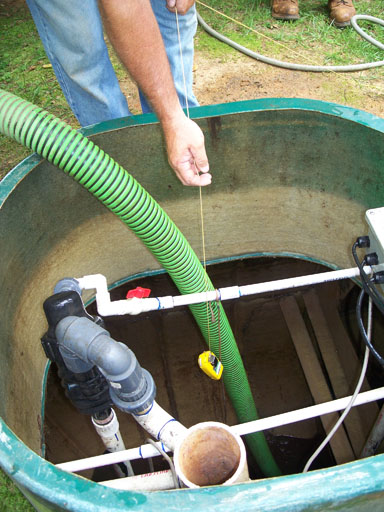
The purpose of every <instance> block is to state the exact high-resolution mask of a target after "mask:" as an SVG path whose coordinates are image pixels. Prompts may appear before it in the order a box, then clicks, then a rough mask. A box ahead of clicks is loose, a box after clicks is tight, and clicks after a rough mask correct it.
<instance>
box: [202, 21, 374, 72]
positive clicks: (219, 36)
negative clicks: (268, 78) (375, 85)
mask: <svg viewBox="0 0 384 512" xmlns="http://www.w3.org/2000/svg"><path fill="white" fill-rule="evenodd" d="M197 19H198V22H199V23H200V25H201V26H202V27H203V29H204V30H205V31H206V32H208V34H210V35H211V36H213V37H216V39H219V40H220V41H222V42H223V43H226V44H228V45H229V46H231V47H232V48H235V50H238V51H239V52H242V53H245V55H248V57H252V58H253V59H257V60H260V61H261V62H265V63H266V64H271V65H272V66H278V67H280V68H286V69H294V70H296V71H316V72H323V71H336V72H337V71H338V72H344V73H346V72H349V71H363V70H365V69H370V68H377V67H379V66H383V65H384V60H380V61H377V62H368V63H366V64H352V65H350V66H311V65H306V64H295V63H291V62H284V61H281V60H276V59H272V58H270V57H266V56H265V55H261V54H260V53H256V52H254V51H252V50H249V49H248V48H246V47H245V46H242V45H241V44H238V43H235V41H232V39H229V38H228V37H225V36H224V35H223V34H220V33H219V32H216V30H214V29H213V28H212V27H210V26H209V25H208V24H207V23H206V22H205V21H204V20H203V18H202V17H201V16H200V14H199V13H197ZM359 19H360V20H367V21H371V22H372V23H377V24H378V25H382V26H384V20H382V19H380V18H375V17H374V16H368V15H365V14H356V15H355V16H353V18H352V19H351V24H352V27H353V28H354V29H355V30H356V32H357V33H358V34H359V35H360V36H361V37H363V38H364V39H366V40H367V41H369V42H370V43H372V44H373V45H375V46H377V47H378V48H380V49H381V50H384V44H382V43H380V42H379V41H376V39H373V37H371V36H369V35H368V34H366V33H365V32H364V31H363V30H362V29H361V28H360V27H359V26H358V25H357V22H356V20H359Z"/></svg>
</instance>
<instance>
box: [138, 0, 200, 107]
mask: <svg viewBox="0 0 384 512" xmlns="http://www.w3.org/2000/svg"><path fill="white" fill-rule="evenodd" d="M151 5H152V9H153V12H154V13H155V16H156V20H157V23H158V25H159V28H160V32H161V36H162V38H163V41H164V46H165V49H166V52H167V55H168V60H169V64H170V66H171V71H172V75H173V81H174V84H175V88H176V91H177V94H178V96H179V99H180V103H181V105H182V107H183V108H185V107H186V102H185V88H184V80H183V71H182V65H181V58H180V47H179V41H178V35H177V25H176V15H175V13H173V12H170V11H169V10H168V9H167V7H166V2H165V0H151ZM178 19H179V29H180V39H181V49H182V54H183V63H184V73H185V81H186V87H187V98H188V106H189V107H197V106H198V105H199V103H198V101H197V99H196V97H195V95H194V94H193V91H192V82H193V73H192V71H193V39H194V36H195V34H196V29H197V18H196V8H195V6H194V5H193V6H192V7H191V8H190V9H189V11H188V12H187V14H185V15H184V16H182V15H180V14H179V15H178ZM140 101H141V108H142V110H143V112H150V111H151V107H150V106H149V104H148V103H147V101H146V99H145V97H144V95H143V94H142V93H141V91H140Z"/></svg>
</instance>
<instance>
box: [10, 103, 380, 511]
mask: <svg viewBox="0 0 384 512" xmlns="http://www.w3.org/2000/svg"><path fill="white" fill-rule="evenodd" d="M191 113H192V116H193V117H194V118H195V119H196V120H197V122H198V123H199V125H200V126H201V127H202V129H203V131H204V133H205V137H206V147H207V151H208V155H209V159H210V166H211V170H212V174H213V184H212V185H211V186H210V187H208V188H205V189H204V191H203V202H204V225H205V243H206V257H207V260H209V261H214V260H220V259H224V260H225V259H227V258H231V257H234V256H236V257H246V255H252V256H253V257H255V256H268V255H271V256H272V255H274V256H276V255H280V256H291V257H294V258H302V259H304V260H308V261H313V262H316V263H320V264H323V265H325V266H328V267H330V268H348V267H352V266H354V263H353V259H352V256H351V246H352V244H353V242H354V241H355V239H356V238H357V236H360V235H364V234H366V233H367V226H366V223H365V220H364V215H365V211H366V210H367V209H369V208H377V207H381V206H383V205H384V187H383V186H382V183H383V178H384V165H383V164H384V120H382V119H380V118H377V117H375V116H373V115H370V114H367V113H365V112H362V111H359V110H356V109H351V108H347V107H343V106H340V105H335V104H330V103H324V102H318V101H312V100H288V99H267V100H254V101H249V102H240V103H233V104H225V105H215V106H209V107H200V108H196V109H193V110H192V112H191ZM83 133H84V134H85V135H86V136H87V137H89V138H90V139H91V140H92V141H93V142H94V143H95V144H97V145H99V146H100V147H101V148H102V149H103V150H104V151H106V152H107V153H108V154H109V155H110V156H112V157H113V158H114V159H115V160H116V161H117V162H119V163H120V164H121V165H122V166H123V167H124V168H125V169H127V170H128V171H129V172H130V173H131V174H132V175H133V176H134V177H135V178H136V179H137V180H138V181H139V183H140V184H141V185H142V186H143V187H144V188H145V189H146V190H147V191H148V192H149V193H150V194H151V195H152V196H153V197H154V198H155V199H156V201H158V203H159V204H160V205H161V207H163V208H164V210H165V211H166V212H167V214H168V215H169V217H170V218H171V219H172V220H173V221H174V222H175V223H176V225H177V226H178V227H179V229H180V230H181V232H182V233H183V234H184V235H185V237H186V238H187V240H188V241H189V242H190V244H191V246H192V248H193V249H194V250H195V251H196V253H197V255H198V256H199V257H200V258H201V257H202V255H201V229H200V224H199V206H198V191H197V190H196V189H194V188H186V187H183V186H182V185H181V184H180V183H179V182H178V180H177V179H176V178H175V176H174V175H173V173H172V171H171V170H170V169H169V166H168V164H167V158H166V154H165V152H164V148H163V143H162V136H161V131H160V128H159V126H158V124H156V122H155V118H154V117H153V116H152V115H145V116H137V117H136V116H135V117H133V118H126V119H120V120H116V121H111V122H108V123H102V124H100V125H97V126H94V127H90V128H87V129H84V130H83ZM0 200H1V216H0V233H1V240H2V244H1V245H2V257H1V262H0V283H1V294H0V311H1V313H0V314H1V334H0V336H1V341H0V350H1V352H0V354H1V358H0V397H1V400H0V414H1V418H2V419H1V422H0V465H1V467H2V468H3V469H4V471H5V472H6V473H7V474H8V475H10V477H11V478H12V479H13V480H14V482H15V483H16V484H17V485H18V486H19V487H20V488H21V490H22V491H23V492H24V494H25V495H26V496H27V497H28V499H29V500H30V501H31V502H32V503H33V505H34V506H35V507H36V509H37V510H42V511H43V510H47V509H48V510H78V511H82V510H84V511H91V510H95V511H96V510H97V511H99V510H100V511H104V510H105V511H107V510H108V511H112V510H116V511H117V510H119V511H121V510H130V509H137V510H151V511H156V510H161V509H166V510H176V509H179V510H195V509H196V507H198V508H201V509H204V510H205V509H208V508H209V509H211V510H222V509H223V507H226V508H229V507H230V508H231V509H235V508H236V509H238V510H263V511H270V510H274V511H287V512H288V511H289V512H291V511H293V510H295V511H301V510H303V511H304V510H306V511H307V510H314V511H315V510H334V509H335V508H337V510H340V511H344V510H345V511H346V510H348V511H349V510H359V511H370V510H372V511H373V510H379V509H380V507H381V505H380V503H382V500H383V498H384V476H383V475H384V455H376V456H374V457H371V458H368V459H363V460H358V461H355V462H351V463H348V464H343V465H340V466H336V467H331V468H328V469H322V470H319V471H313V472H310V473H308V474H295V475H289V476H282V477H277V478H269V479H260V480H256V481H252V482H247V483H241V484H234V485H231V486H227V487H224V486H213V487H208V488H202V489H189V490H182V491H163V492H154V493H153V492H133V491H121V490H114V489H110V488H107V487H105V486H102V485H99V484H97V483H95V482H92V481H89V480H86V479H84V478H82V477H80V476H76V475H73V474H68V473H66V472H64V471H62V470H60V469H58V468H56V467H55V466H54V465H53V464H51V463H49V462H47V461H46V460H44V459H43V458H42V457H41V454H42V450H43V448H44V447H43V444H44V440H43V432H42V430H43V423H44V418H43V415H44V389H45V383H46V373H47V370H46V366H47V365H46V358H45V355H44V353H43V350H42V348H41V345H40V337H41V335H42V334H43V333H44V332H45V330H46V320H45V317H44V314H43V312H42V303H43V302H44V300H45V298H46V297H47V296H49V295H50V294H51V293H52V291H53V287H54V285H55V284H56V282H57V281H58V280H60V279H61V278H63V277H65V276H74V277H80V276H83V275H88V274H96V273H101V274H104V275H105V276H106V277H107V279H108V283H109V285H110V286H111V287H114V286H115V285H117V284H119V283H121V282H122V281H124V280H126V279H127V278H129V276H134V275H136V274H142V273H147V272H149V271H157V270H159V268H160V265H159V263H158V262H157V260H156V259H155V258H154V257H153V256H152V254H151V253H150V252H149V251H148V250H147V249H146V248H145V247H144V246H143V244H142V243H141V242H140V241H139V240H138V239H137V238H136V237H135V235H134V234H133V233H132V232H131V231H130V230H129V229H127V227H126V226H125V225H124V224H123V223H122V222H121V221H120V220H119V219H118V218H117V217H116V216H114V215H113V214H112V213H111V212H110V211H108V210H107V209H106V208H105V207H104V206H103V205H102V204H101V203H100V202H99V201H97V199H95V197H93V196H92V195H90V194H89V193H88V192H87V191H86V190H85V189H84V188H82V187H81V186H79V185H78V184H77V183H76V182H75V181H73V180H72V179H71V178H70V177H69V176H67V175H65V174H64V173H63V172H62V171H61V170H59V169H57V168H55V167H54V166H53V165H51V164H49V163H48V162H46V161H45V160H43V159H41V158H40V157H38V156H36V155H33V156H31V157H29V158H27V159H26V160H25V161H23V162H22V163H21V164H19V165H18V166H17V167H16V168H15V169H14V170H13V171H11V173H9V174H8V175H7V176H6V178H5V179H4V180H3V181H2V182H1V188H0ZM265 280H268V276H266V279H265ZM233 284H236V283H233ZM86 298H91V296H90V295H88V296H86ZM142 364H143V366H144V367H145V362H144V361H143V362H142Z"/></svg>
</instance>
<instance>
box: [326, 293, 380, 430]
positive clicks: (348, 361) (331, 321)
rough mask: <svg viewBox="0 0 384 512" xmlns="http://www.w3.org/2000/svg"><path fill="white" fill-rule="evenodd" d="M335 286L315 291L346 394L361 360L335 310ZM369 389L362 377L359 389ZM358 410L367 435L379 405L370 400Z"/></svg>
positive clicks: (358, 373) (351, 385)
mask: <svg viewBox="0 0 384 512" xmlns="http://www.w3.org/2000/svg"><path fill="white" fill-rule="evenodd" d="M337 286H338V283H327V286H322V285H320V286H318V287H317V288H316V292H317V294H318V296H319V300H320V304H321V307H322V310H323V312H324V314H325V316H326V318H327V322H328V325H329V326H330V328H331V330H332V333H333V339H334V341H335V346H336V350H337V352H338V353H339V354H340V362H341V365H342V367H343V369H344V373H345V375H346V381H347V383H348V395H351V394H352V393H353V391H354V388H355V386H356V382H357V380H358V378H359V375H360V372H361V362H360V361H359V358H358V357H357V354H356V351H355V348H354V346H353V344H352V341H351V339H350V337H349V335H348V333H347V331H346V328H345V327H344V324H343V322H342V320H341V318H340V315H339V313H338V310H337V307H338V303H337V301H336V299H335V295H336V292H335V293H332V288H334V289H335V290H336V289H337ZM370 389H371V387H370V385H369V383H368V381H367V379H364V381H363V385H362V388H361V390H362V391H369V390H370ZM359 411H360V414H361V420H362V424H363V428H364V432H365V433H366V435H368V433H369V432H370V431H371V428H372V426H373V424H374V423H375V421H376V418H377V416H378V414H379V407H378V405H377V404H376V402H371V403H369V404H365V405H361V406H360V407H359Z"/></svg>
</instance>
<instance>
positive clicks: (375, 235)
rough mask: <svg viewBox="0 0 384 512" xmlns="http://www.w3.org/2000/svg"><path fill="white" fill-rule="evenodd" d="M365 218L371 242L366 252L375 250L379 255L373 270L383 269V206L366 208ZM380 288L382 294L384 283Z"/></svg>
mask: <svg viewBox="0 0 384 512" xmlns="http://www.w3.org/2000/svg"><path fill="white" fill-rule="evenodd" d="M365 218H366V221H367V223H368V227H369V230H368V236H369V239H370V242H371V246H370V248H369V249H367V252H375V253H376V254H377V256H378V257H379V264H378V265H377V266H375V267H374V270H375V271H380V270H384V208H375V209H372V210H367V212H366V214H365ZM380 289H381V291H382V293H383V294H384V285H380Z"/></svg>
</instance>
